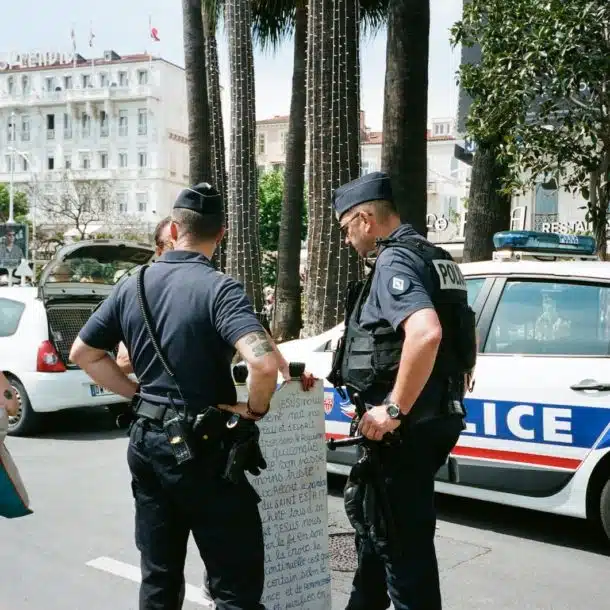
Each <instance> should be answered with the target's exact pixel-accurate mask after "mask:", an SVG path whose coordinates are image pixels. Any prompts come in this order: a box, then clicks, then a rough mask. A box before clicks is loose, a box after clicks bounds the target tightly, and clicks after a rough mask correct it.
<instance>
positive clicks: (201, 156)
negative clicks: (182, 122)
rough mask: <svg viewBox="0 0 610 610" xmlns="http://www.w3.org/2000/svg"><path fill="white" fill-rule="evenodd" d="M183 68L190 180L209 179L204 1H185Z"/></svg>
mask: <svg viewBox="0 0 610 610" xmlns="http://www.w3.org/2000/svg"><path fill="white" fill-rule="evenodd" d="M182 21H183V36H184V68H185V73H186V99H187V111H188V130H189V134H188V142H189V181H190V183H191V184H198V183H199V182H205V181H209V180H210V142H209V128H208V94H207V78H206V66H205V44H204V35H203V19H202V17H201V0H182Z"/></svg>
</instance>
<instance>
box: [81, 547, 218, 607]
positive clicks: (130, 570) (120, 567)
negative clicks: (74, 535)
mask: <svg viewBox="0 0 610 610" xmlns="http://www.w3.org/2000/svg"><path fill="white" fill-rule="evenodd" d="M86 565H87V566H89V567H90V568H95V569H96V570H102V572H108V573H109V574H114V575H115V576H120V577H121V578H126V579H127V580H132V581H133V582H141V581H142V573H141V572H140V568H138V567H137V566H132V565H131V564H129V563H123V562H122V561H117V560H116V559H112V558H111V557H98V558H97V559H92V560H91V561H88V562H87V563H86ZM184 597H185V599H187V600H188V601H190V602H194V603H195V604H199V605H200V606H204V607H206V608H214V603H213V602H212V601H210V600H209V599H206V598H205V597H204V596H203V593H202V590H201V587H194V586H193V585H188V584H187V585H186V592H185V595H184Z"/></svg>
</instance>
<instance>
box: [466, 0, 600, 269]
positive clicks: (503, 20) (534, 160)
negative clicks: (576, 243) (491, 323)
mask: <svg viewBox="0 0 610 610" xmlns="http://www.w3.org/2000/svg"><path fill="white" fill-rule="evenodd" d="M454 35H455V40H456V41H459V42H462V43H465V44H473V43H478V44H480V45H481V49H482V54H483V61H482V62H481V64H480V65H478V66H466V67H464V68H465V69H464V68H463V69H462V79H463V82H464V83H465V84H466V86H467V88H468V89H469V90H470V91H471V92H474V94H475V95H474V96H473V97H474V102H473V105H472V108H471V112H470V117H469V124H468V128H469V131H470V132H471V133H472V134H473V135H474V136H475V139H477V140H485V139H486V138H489V137H490V136H491V135H492V134H496V136H497V135H500V136H501V140H500V141H499V143H498V149H499V152H500V155H501V159H502V161H503V162H504V163H506V164H507V165H508V167H509V169H510V177H509V179H508V180H505V181H504V182H505V190H506V191H507V192H510V191H511V190H516V189H519V190H525V189H526V188H531V187H532V186H534V185H536V184H539V183H541V182H544V183H555V184H556V185H557V187H558V188H564V189H566V190H568V191H570V192H572V193H580V194H581V195H582V196H583V197H584V198H585V199H587V200H588V210H587V219H588V220H589V221H590V222H591V225H592V228H593V234H594V235H595V237H596V239H597V244H598V249H599V252H598V253H599V255H600V256H601V257H602V258H605V256H606V218H607V208H608V202H609V201H610V69H609V68H610V60H609V57H610V4H609V3H608V2H607V0H570V2H565V1H564V0H547V1H546V2H538V1H537V0H513V1H511V2H502V1H501V0H471V2H470V3H469V4H468V5H466V6H465V8H464V16H463V20H462V22H461V23H459V24H457V25H456V27H455V28H454ZM475 158H476V155H475ZM469 222H470V211H469ZM467 226H468V223H467Z"/></svg>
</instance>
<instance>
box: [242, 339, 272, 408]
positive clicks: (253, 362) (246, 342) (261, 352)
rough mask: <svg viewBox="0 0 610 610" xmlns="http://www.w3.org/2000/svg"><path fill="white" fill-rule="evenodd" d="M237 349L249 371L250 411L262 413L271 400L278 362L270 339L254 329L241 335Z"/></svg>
mask: <svg viewBox="0 0 610 610" xmlns="http://www.w3.org/2000/svg"><path fill="white" fill-rule="evenodd" d="M236 347H237V349H238V350H239V352H240V353H241V355H242V356H243V358H244V360H245V361H246V363H247V364H248V368H249V371H250V374H249V381H248V396H249V401H250V408H251V409H252V411H256V412H259V413H262V412H263V411H265V410H266V409H267V407H268V405H269V403H270V402H271V398H272V396H273V393H274V392H275V388H276V385H277V374H278V369H279V362H278V357H277V353H276V351H275V349H274V347H273V344H272V340H271V339H270V338H269V336H268V335H267V333H266V332H264V331H256V332H252V333H249V334H247V335H246V336H245V337H242V338H241V339H240V340H239V341H238V342H237V344H236Z"/></svg>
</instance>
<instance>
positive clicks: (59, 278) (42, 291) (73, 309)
mask: <svg viewBox="0 0 610 610" xmlns="http://www.w3.org/2000/svg"><path fill="white" fill-rule="evenodd" d="M153 256H154V249H153V248H152V247H151V246H149V245H148V244H142V243H135V242H124V241H119V240H109V239H94V240H86V241H82V242H77V243H75V244H70V245H68V246H64V247H63V248H60V249H59V250H58V252H57V254H56V255H55V257H54V258H53V260H51V261H50V262H49V263H48V264H47V265H46V266H45V268H44V269H43V271H42V274H41V277H40V282H39V285H38V296H39V298H40V299H41V300H42V301H43V303H44V306H45V309H46V311H47V319H48V322H49V340H50V341H51V343H53V345H54V347H55V349H56V350H57V353H58V355H59V357H60V358H61V359H62V361H63V363H64V365H65V366H66V367H68V368H76V367H75V366H74V365H72V364H70V362H69V355H70V349H71V347H72V344H73V343H74V340H75V339H76V337H77V336H78V333H79V332H80V330H81V328H82V327H83V326H84V325H85V323H86V322H87V320H88V319H89V317H90V316H91V314H92V313H93V311H94V310H95V308H96V307H97V306H98V305H99V304H100V303H101V302H102V301H103V300H104V299H105V298H106V297H107V296H108V295H109V294H110V293H111V292H112V290H113V288H114V287H115V286H116V285H117V284H118V283H119V282H120V281H121V279H125V278H126V277H127V276H128V275H130V274H131V272H133V271H135V270H136V269H137V268H138V267H140V266H141V265H144V264H146V263H148V262H150V260H151V259H152V258H153ZM116 350H117V348H116V347H115V349H114V352H115V353H116Z"/></svg>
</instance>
